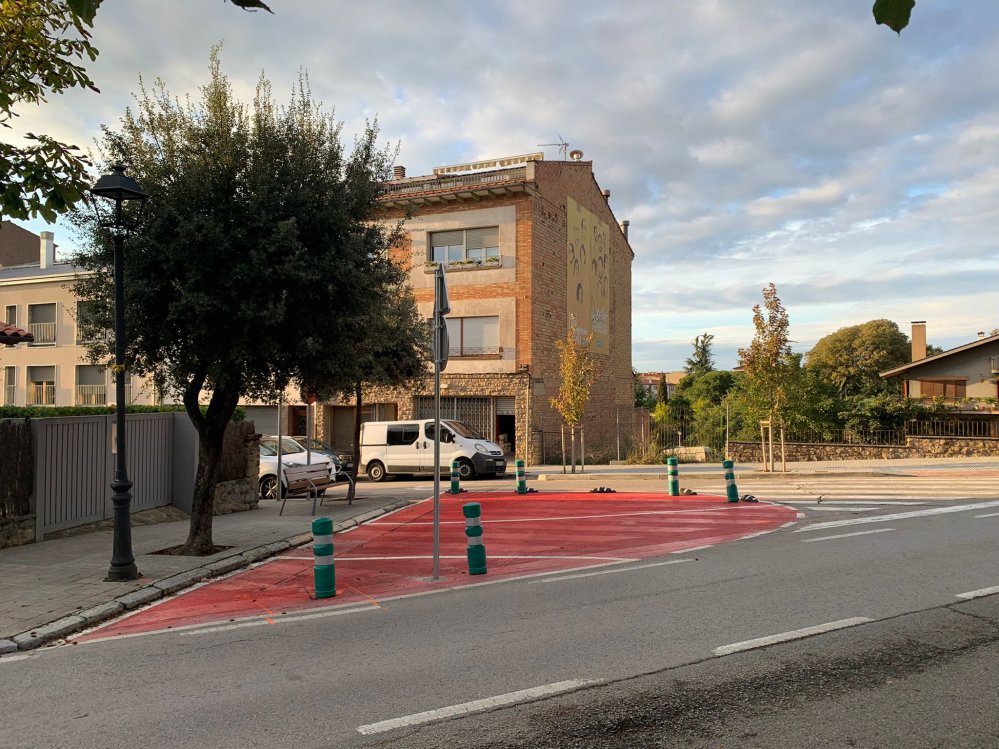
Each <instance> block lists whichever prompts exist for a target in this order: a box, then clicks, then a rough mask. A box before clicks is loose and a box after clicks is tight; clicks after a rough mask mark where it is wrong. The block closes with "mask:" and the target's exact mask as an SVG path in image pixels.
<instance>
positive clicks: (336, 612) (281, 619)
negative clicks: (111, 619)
mask: <svg viewBox="0 0 999 749" xmlns="http://www.w3.org/2000/svg"><path fill="white" fill-rule="evenodd" d="M379 608H380V607H379V606H372V605H366V606H354V607H352V608H342V609H331V610H326V611H316V612H314V613H310V614H297V615H293V616H287V615H285V616H281V615H278V616H272V617H268V618H269V619H270V621H268V620H267V619H260V618H258V619H257V620H256V621H250V622H240V623H239V624H221V625H218V626H215V627H204V626H203V625H202V628H201V629H196V628H191V629H187V630H185V631H183V632H180V633H179V634H181V635H185V636H187V635H208V634H211V633H213V632H226V631H228V630H230V629H242V628H243V627H259V626H262V625H264V624H278V623H280V624H287V623H288V622H304V621H308V620H310V619H322V618H324V617H327V616H341V615H344V614H358V613H360V612H362V611H377V610H378V609H379ZM174 631H176V630H174ZM109 639H110V638H109Z"/></svg>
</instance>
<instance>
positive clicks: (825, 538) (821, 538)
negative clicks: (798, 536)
mask: <svg viewBox="0 0 999 749" xmlns="http://www.w3.org/2000/svg"><path fill="white" fill-rule="evenodd" d="M893 530H895V529H894V528H877V529H876V530H873V531H855V532H854V533H840V534H839V535H838V536H819V537H818V538H803V539H802V540H801V542H802V543H803V544H810V543H814V542H815V541H832V540H833V539H836V538H852V537H853V536H869V535H871V534H872V533H888V531H893Z"/></svg>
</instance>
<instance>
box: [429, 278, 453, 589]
mask: <svg viewBox="0 0 999 749" xmlns="http://www.w3.org/2000/svg"><path fill="white" fill-rule="evenodd" d="M450 311H451V304H450V302H449V301H448V296H447V282H446V281H445V280H444V263H443V262H441V263H438V265H437V272H436V273H435V274H434V328H433V336H434V340H433V344H434V345H433V349H434V573H433V577H432V578H431V579H432V580H434V581H437V580H440V569H441V471H440V465H441V440H440V433H441V370H443V369H444V367H446V366H447V355H448V338H447V323H446V322H445V321H444V315H446V314H447V313H448V312H450Z"/></svg>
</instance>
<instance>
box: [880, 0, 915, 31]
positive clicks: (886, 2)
mask: <svg viewBox="0 0 999 749" xmlns="http://www.w3.org/2000/svg"><path fill="white" fill-rule="evenodd" d="M915 6H916V0H875V2H874V8H873V11H874V20H875V21H876V22H877V23H879V24H882V23H883V24H885V25H886V26H887V27H888V28H890V29H891V30H892V31H894V32H895V33H896V34H901V33H902V29H904V28H905V27H906V26H908V25H909V17H910V16H911V15H912V9H913V8H914V7H915Z"/></svg>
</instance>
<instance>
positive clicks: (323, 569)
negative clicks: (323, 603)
mask: <svg viewBox="0 0 999 749" xmlns="http://www.w3.org/2000/svg"><path fill="white" fill-rule="evenodd" d="M312 554H313V556H314V562H315V584H316V598H332V597H333V596H335V595H336V566H335V565H334V564H333V521H332V520H330V519H329V518H316V519H315V520H313V521H312Z"/></svg>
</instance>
